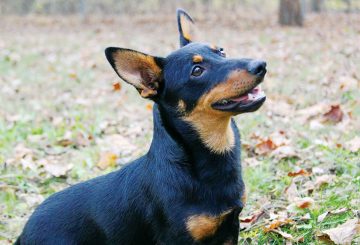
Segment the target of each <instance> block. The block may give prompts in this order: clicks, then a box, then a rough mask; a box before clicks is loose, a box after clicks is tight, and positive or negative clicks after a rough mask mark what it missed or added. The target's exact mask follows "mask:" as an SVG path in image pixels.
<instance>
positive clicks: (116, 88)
mask: <svg viewBox="0 0 360 245" xmlns="http://www.w3.org/2000/svg"><path fill="white" fill-rule="evenodd" d="M120 90H121V83H120V82H114V83H113V91H120Z"/></svg>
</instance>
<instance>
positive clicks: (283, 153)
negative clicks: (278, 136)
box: [271, 145, 299, 160]
mask: <svg viewBox="0 0 360 245" xmlns="http://www.w3.org/2000/svg"><path fill="white" fill-rule="evenodd" d="M271 156H273V157H276V158H277V159H279V160H280V159H283V158H289V157H297V158H299V156H298V154H297V153H296V152H295V149H294V148H293V147H292V146H288V145H284V146H280V147H279V148H277V149H275V150H274V151H273V152H272V153H271Z"/></svg>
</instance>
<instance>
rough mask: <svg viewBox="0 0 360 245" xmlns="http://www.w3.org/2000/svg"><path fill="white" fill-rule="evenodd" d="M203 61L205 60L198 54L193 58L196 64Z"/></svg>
mask: <svg viewBox="0 0 360 245" xmlns="http://www.w3.org/2000/svg"><path fill="white" fill-rule="evenodd" d="M203 60H204V58H203V57H202V56H201V55H199V54H196V55H194V56H193V62H194V63H201V62H203Z"/></svg>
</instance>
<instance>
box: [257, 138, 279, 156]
mask: <svg viewBox="0 0 360 245" xmlns="http://www.w3.org/2000/svg"><path fill="white" fill-rule="evenodd" d="M275 149H276V145H275V144H274V142H273V141H272V140H271V139H266V140H263V141H261V142H260V143H258V144H256V146H255V152H256V153H257V154H259V155H265V154H268V153H269V152H271V151H273V150H275Z"/></svg>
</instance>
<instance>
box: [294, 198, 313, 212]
mask: <svg viewBox="0 0 360 245" xmlns="http://www.w3.org/2000/svg"><path fill="white" fill-rule="evenodd" d="M313 204H314V199H312V198H311V197H304V198H301V199H299V200H297V201H296V206H297V207H298V208H301V209H304V208H310V207H311V206H312V205H313Z"/></svg>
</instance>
